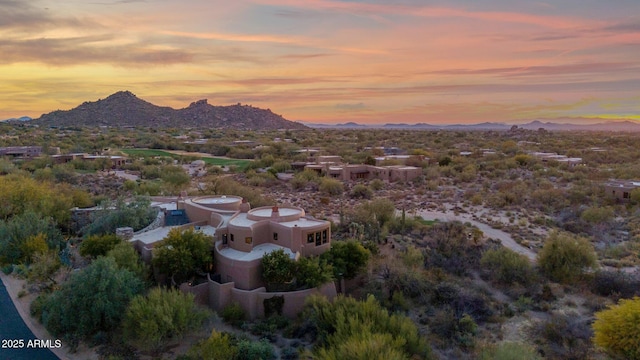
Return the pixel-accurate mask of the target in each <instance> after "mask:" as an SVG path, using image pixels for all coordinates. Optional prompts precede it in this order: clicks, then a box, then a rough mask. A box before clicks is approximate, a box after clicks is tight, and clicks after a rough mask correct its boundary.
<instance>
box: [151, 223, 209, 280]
mask: <svg viewBox="0 0 640 360" xmlns="http://www.w3.org/2000/svg"><path fill="white" fill-rule="evenodd" d="M211 246H212V241H211V237H209V236H207V235H205V234H204V233H202V232H199V231H196V230H195V229H193V228H189V229H186V230H181V229H172V230H171V231H169V234H167V237H165V238H164V239H163V240H162V242H161V243H160V245H158V246H157V247H156V248H155V250H154V254H153V260H152V263H153V266H154V267H155V268H156V269H157V270H158V271H160V273H162V274H165V275H167V276H173V277H174V279H175V280H176V282H178V283H179V282H182V281H185V280H187V279H188V278H189V277H191V276H194V275H195V274H196V273H197V272H198V271H203V272H204V271H207V270H208V266H209V265H210V264H211V261H212V259H211Z"/></svg>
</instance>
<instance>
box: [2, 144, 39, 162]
mask: <svg viewBox="0 0 640 360" xmlns="http://www.w3.org/2000/svg"><path fill="white" fill-rule="evenodd" d="M41 154H42V146H7V147H0V156H10V157H13V158H27V159H31V158H34V157H38V156H40V155H41Z"/></svg>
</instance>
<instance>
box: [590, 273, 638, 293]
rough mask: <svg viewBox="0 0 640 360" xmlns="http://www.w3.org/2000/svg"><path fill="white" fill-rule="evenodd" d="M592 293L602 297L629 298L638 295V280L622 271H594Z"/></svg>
mask: <svg viewBox="0 0 640 360" xmlns="http://www.w3.org/2000/svg"><path fill="white" fill-rule="evenodd" d="M592 289H593V292H594V293H596V294H599V295H602V296H612V295H615V296H619V297H622V298H631V297H633V296H637V295H639V294H640V280H638V279H637V278H636V277H633V276H632V275H630V274H627V273H625V272H622V271H608V270H601V271H596V273H595V275H594V277H593V287H592Z"/></svg>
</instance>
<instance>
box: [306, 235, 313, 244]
mask: <svg viewBox="0 0 640 360" xmlns="http://www.w3.org/2000/svg"><path fill="white" fill-rule="evenodd" d="M307 242H308V243H312V242H313V233H309V234H307Z"/></svg>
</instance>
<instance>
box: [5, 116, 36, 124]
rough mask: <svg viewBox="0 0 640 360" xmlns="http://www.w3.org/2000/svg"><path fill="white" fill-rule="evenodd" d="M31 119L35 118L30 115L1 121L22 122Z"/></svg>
mask: <svg viewBox="0 0 640 360" xmlns="http://www.w3.org/2000/svg"><path fill="white" fill-rule="evenodd" d="M31 120H33V119H32V118H30V117H28V116H21V117H19V118H11V119H5V120H0V122H3V121H6V122H17V123H21V122H26V121H31Z"/></svg>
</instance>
